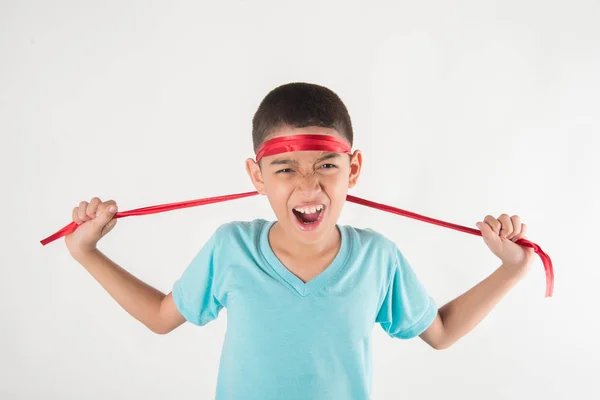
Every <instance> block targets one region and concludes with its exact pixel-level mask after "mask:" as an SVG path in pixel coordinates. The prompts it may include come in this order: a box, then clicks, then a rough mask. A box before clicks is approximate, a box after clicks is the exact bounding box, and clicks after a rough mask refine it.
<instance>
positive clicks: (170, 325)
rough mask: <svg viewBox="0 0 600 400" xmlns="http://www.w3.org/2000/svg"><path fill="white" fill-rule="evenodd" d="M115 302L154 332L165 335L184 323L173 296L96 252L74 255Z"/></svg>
mask: <svg viewBox="0 0 600 400" xmlns="http://www.w3.org/2000/svg"><path fill="white" fill-rule="evenodd" d="M74 258H75V260H76V261H77V262H79V263H80V264H81V265H82V266H83V267H84V268H85V269H86V270H87V271H88V272H89V273H90V274H91V275H92V276H93V277H94V279H96V280H97V281H98V283H100V285H102V287H103V288H104V289H105V290H106V291H107V292H108V294H110V295H111V297H112V298H113V299H115V300H116V302H117V303H119V305H120V306H121V307H123V309H124V310H125V311H127V312H128V313H129V314H130V315H131V316H132V317H134V318H135V319H137V320H138V321H140V322H141V323H142V324H144V325H145V326H146V327H148V328H149V329H150V330H151V331H152V332H154V333H157V334H166V333H169V332H171V331H172V330H173V329H175V328H177V327H178V326H180V325H181V324H183V323H184V322H185V318H183V316H182V315H181V314H180V313H179V311H178V310H177V307H176V306H175V303H174V301H173V297H172V295H171V293H169V294H168V295H165V294H164V293H162V292H160V291H159V290H157V289H155V288H153V287H152V286H150V285H148V284H146V283H144V282H142V281H141V280H139V279H137V278H136V277H135V276H133V275H132V274H130V273H129V272H127V271H126V270H125V269H123V268H121V267H120V266H119V265H117V264H116V263H115V262H114V261H112V260H111V259H110V258H108V257H107V256H105V255H104V254H103V253H102V252H100V251H99V250H97V249H95V250H92V251H90V252H85V253H83V254H81V255H77V256H74Z"/></svg>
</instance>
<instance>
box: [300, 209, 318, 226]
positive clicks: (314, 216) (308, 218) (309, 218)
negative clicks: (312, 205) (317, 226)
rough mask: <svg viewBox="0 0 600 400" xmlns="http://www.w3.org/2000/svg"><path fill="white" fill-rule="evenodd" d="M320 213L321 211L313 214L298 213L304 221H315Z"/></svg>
mask: <svg viewBox="0 0 600 400" xmlns="http://www.w3.org/2000/svg"><path fill="white" fill-rule="evenodd" d="M319 213H320V211H317V212H314V213H312V214H302V213H298V214H297V215H298V217H299V218H300V221H302V222H309V223H310V222H315V221H316V220H318V219H319Z"/></svg>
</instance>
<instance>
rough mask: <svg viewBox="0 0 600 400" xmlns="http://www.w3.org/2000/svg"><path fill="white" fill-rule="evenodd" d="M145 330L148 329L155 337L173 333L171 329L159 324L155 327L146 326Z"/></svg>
mask: <svg viewBox="0 0 600 400" xmlns="http://www.w3.org/2000/svg"><path fill="white" fill-rule="evenodd" d="M146 328H148V329H150V331H151V332H152V333H155V334H157V335H166V334H167V333H170V332H172V331H173V328H167V327H165V326H162V325H160V324H157V325H146Z"/></svg>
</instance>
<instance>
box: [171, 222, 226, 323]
mask: <svg viewBox="0 0 600 400" xmlns="http://www.w3.org/2000/svg"><path fill="white" fill-rule="evenodd" d="M218 233H219V230H217V231H216V232H215V233H214V234H213V235H212V236H211V237H210V238H209V240H208V241H207V242H206V244H205V245H204V246H203V247H202V249H200V251H199V252H198V253H197V254H196V256H195V257H194V258H193V259H192V261H191V263H190V264H189V265H188V267H187V268H186V269H185V271H184V272H183V274H182V276H181V277H180V278H179V279H178V280H177V281H176V282H175V284H174V285H173V300H174V301H175V305H176V306H177V309H178V310H179V312H180V313H181V315H183V317H184V318H185V319H186V320H188V321H189V322H191V323H193V324H195V325H200V326H202V325H205V324H207V323H208V322H210V321H212V320H213V319H215V318H217V315H218V314H219V311H221V309H222V308H223V306H222V305H221V304H220V303H219V301H218V300H217V298H216V297H215V293H216V291H217V289H218V288H217V285H218V281H219V279H218V276H217V272H218V265H217V260H218V252H219V248H220V246H219V236H218Z"/></svg>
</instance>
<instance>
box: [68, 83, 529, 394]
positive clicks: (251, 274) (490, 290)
mask: <svg viewBox="0 0 600 400" xmlns="http://www.w3.org/2000/svg"><path fill="white" fill-rule="evenodd" d="M297 135H317V136H312V138H313V139H314V138H321V137H322V138H323V139H322V140H327V138H329V139H331V140H333V139H335V140H337V141H338V142H340V143H344V144H347V145H348V148H351V146H352V142H353V132H352V125H351V121H350V117H349V115H348V111H347V109H346V107H345V106H344V104H343V103H342V101H341V100H340V99H339V97H338V96H337V95H336V94H335V93H333V92H332V91H331V90H329V89H327V88H325V87H322V86H319V85H314V84H307V83H291V84H287V85H282V86H280V87H278V88H276V89H274V90H272V91H271V92H270V93H269V94H268V95H267V96H266V97H265V99H264V100H263V101H262V102H261V104H260V106H259V108H258V110H257V112H256V114H255V116H254V119H253V142H254V150H255V152H258V151H259V149H261V148H262V146H263V144H264V143H265V142H266V141H269V140H272V139H274V138H283V137H291V136H294V137H300V138H305V136H297ZM315 140H316V141H317V142H318V141H319V140H320V139H315ZM296 150H297V149H294V148H293V147H291V148H290V149H288V151H283V152H281V151H280V152H279V153H277V154H272V155H265V156H264V157H262V158H261V159H260V161H258V162H256V161H255V160H253V159H248V160H247V161H246V169H247V172H248V175H249V176H250V179H251V180H252V183H253V185H254V186H255V188H256V190H257V191H258V192H259V193H260V194H262V195H266V196H267V198H268V200H269V202H270V205H271V207H272V208H273V211H274V212H275V215H276V221H273V222H268V221H265V220H262V219H258V220H254V221H251V222H232V223H228V224H225V225H222V226H221V227H220V228H219V229H217V231H216V232H215V233H214V234H213V235H212V236H211V238H210V239H209V240H208V242H207V243H206V244H205V245H204V246H203V247H202V249H201V250H200V251H199V253H198V254H197V256H196V257H195V258H194V259H193V261H192V262H191V264H190V265H189V266H188V267H187V269H186V270H185V271H184V272H183V275H182V276H181V278H180V279H179V280H178V281H177V282H176V283H175V284H174V286H173V290H172V292H171V293H169V294H168V295H165V294H163V293H161V292H160V291H158V290H156V289H154V288H152V287H150V286H148V285H146V284H145V283H143V282H141V281H140V280H138V279H137V278H135V277H134V276H132V275H130V274H129V273H128V272H126V271H125V270H124V269H122V268H121V267H119V266H118V265H116V264H115V263H114V262H112V261H111V260H110V259H109V258H107V257H106V256H105V255H104V254H102V253H101V252H100V251H99V250H98V249H97V248H96V244H97V242H98V240H99V239H100V238H101V237H103V236H104V235H105V234H106V233H108V232H109V231H110V230H111V229H112V228H113V227H114V226H115V224H116V219H113V218H112V217H113V215H114V213H115V212H116V211H117V207H116V203H115V202H114V201H106V202H102V201H101V200H100V199H98V198H93V199H92V200H91V201H90V202H89V203H87V202H81V203H80V204H79V206H78V207H75V208H74V209H73V220H74V221H75V222H77V223H78V224H81V225H80V226H79V227H78V229H77V230H76V231H75V232H74V233H72V234H70V235H68V236H67V237H66V238H65V241H66V244H67V247H68V249H69V251H70V253H71V255H72V256H73V257H74V258H75V260H77V261H78V262H79V263H80V264H81V265H83V266H84V267H85V268H86V269H87V270H88V271H89V272H90V273H91V275H92V276H93V277H94V278H95V279H96V280H97V281H98V282H99V283H100V284H101V285H102V286H103V287H104V288H105V289H106V290H107V291H108V293H109V294H110V295H111V296H112V297H113V298H114V299H115V300H116V301H117V302H118V303H119V304H120V305H121V306H122V307H123V308H124V309H125V310H126V311H127V312H128V313H129V314H131V315H132V316H133V317H135V318H136V319H137V320H139V321H140V322H142V323H143V324H144V325H146V326H147V327H148V328H149V329H151V330H152V331H153V332H156V333H158V334H166V333H168V332H170V331H172V330H173V329H175V328H176V327H178V326H180V325H181V324H183V323H184V322H185V321H186V320H187V321H190V322H192V323H194V324H196V325H204V324H206V323H208V322H210V321H211V320H213V319H215V318H216V317H217V315H218V313H219V311H220V310H221V309H222V308H223V307H227V309H228V312H227V323H228V328H227V334H226V337H225V342H224V345H223V349H222V355H221V362H220V366H219V378H218V383H217V393H216V398H217V399H260V400H267V399H278V400H281V399H303V400H308V399H330V400H346V399H348V400H350V399H361V400H362V399H368V398H369V396H370V392H371V354H370V348H371V347H370V337H371V331H372V327H373V325H374V324H375V323H379V324H380V325H381V326H382V328H383V329H384V330H385V331H386V332H387V333H388V334H389V335H390V336H392V337H397V338H402V339H408V338H412V337H415V336H420V337H421V338H422V339H423V340H424V341H425V342H427V343H428V344H429V345H431V346H432V347H433V348H435V349H444V348H447V347H448V346H450V345H452V344H453V343H454V342H456V341H457V340H458V339H459V338H461V337H462V336H464V335H465V334H466V333H468V332H469V331H470V330H471V329H473V328H474V327H475V326H476V325H477V324H478V323H479V322H480V321H481V320H482V319H483V318H484V317H485V316H486V315H487V314H488V313H489V311H490V310H491V309H492V308H493V307H494V305H495V304H496V303H497V302H498V301H499V300H500V299H501V298H502V297H503V296H504V295H505V294H506V293H507V292H508V290H509V289H510V288H511V287H512V286H513V285H514V284H515V283H516V282H517V281H518V280H519V279H520V278H521V277H522V276H523V275H524V273H525V272H526V270H527V267H528V265H529V264H530V263H531V261H532V259H533V255H534V253H533V250H531V249H527V248H522V247H521V246H519V245H517V244H515V243H514V242H515V241H517V240H518V239H519V238H521V237H524V234H525V224H522V223H521V222H520V219H519V217H518V216H512V217H509V216H508V215H506V214H502V215H501V216H499V217H498V219H496V218H493V217H492V216H489V215H488V216H487V217H485V219H484V222H479V223H477V227H478V228H479V229H480V230H481V231H482V234H483V239H484V242H485V243H486V245H487V246H488V247H489V248H490V250H491V251H492V252H493V253H494V254H495V255H496V256H498V257H499V258H500V260H501V261H502V265H501V266H500V267H499V268H498V269H497V270H496V271H495V272H494V273H493V274H492V275H491V276H489V277H488V278H487V279H485V280H484V281H482V282H481V283H479V284H478V285H476V286H475V287H474V288H472V289H471V290H469V291H468V292H466V293H465V294H463V295H462V296H460V297H458V298H457V299H455V300H453V301H451V302H450V303H448V304H446V305H445V306H443V307H441V308H440V309H439V310H438V308H437V307H436V305H435V302H434V301H433V299H432V298H431V297H430V296H429V295H428V294H427V292H426V291H425V289H424V287H423V286H422V285H421V283H420V282H419V280H418V279H417V277H416V275H415V274H414V272H413V270H412V269H411V267H410V265H409V263H408V262H407V260H406V259H405V258H404V257H403V255H402V253H401V252H400V250H399V249H398V248H397V247H396V245H395V244H394V243H393V242H392V241H390V240H388V239H387V238H385V237H383V236H382V235H380V234H378V233H376V232H374V231H372V230H368V229H356V228H352V227H350V226H340V225H338V224H337V221H338V217H339V215H340V212H341V210H342V207H343V205H344V202H345V198H346V194H347V191H348V189H349V188H352V187H354V186H355V185H356V182H357V180H358V177H359V175H360V171H361V165H362V154H361V152H360V151H358V150H356V151H354V152H349V154H344V153H343V152H336V151H333V152H332V151H317V150H298V151H296ZM257 158H258V157H257Z"/></svg>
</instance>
